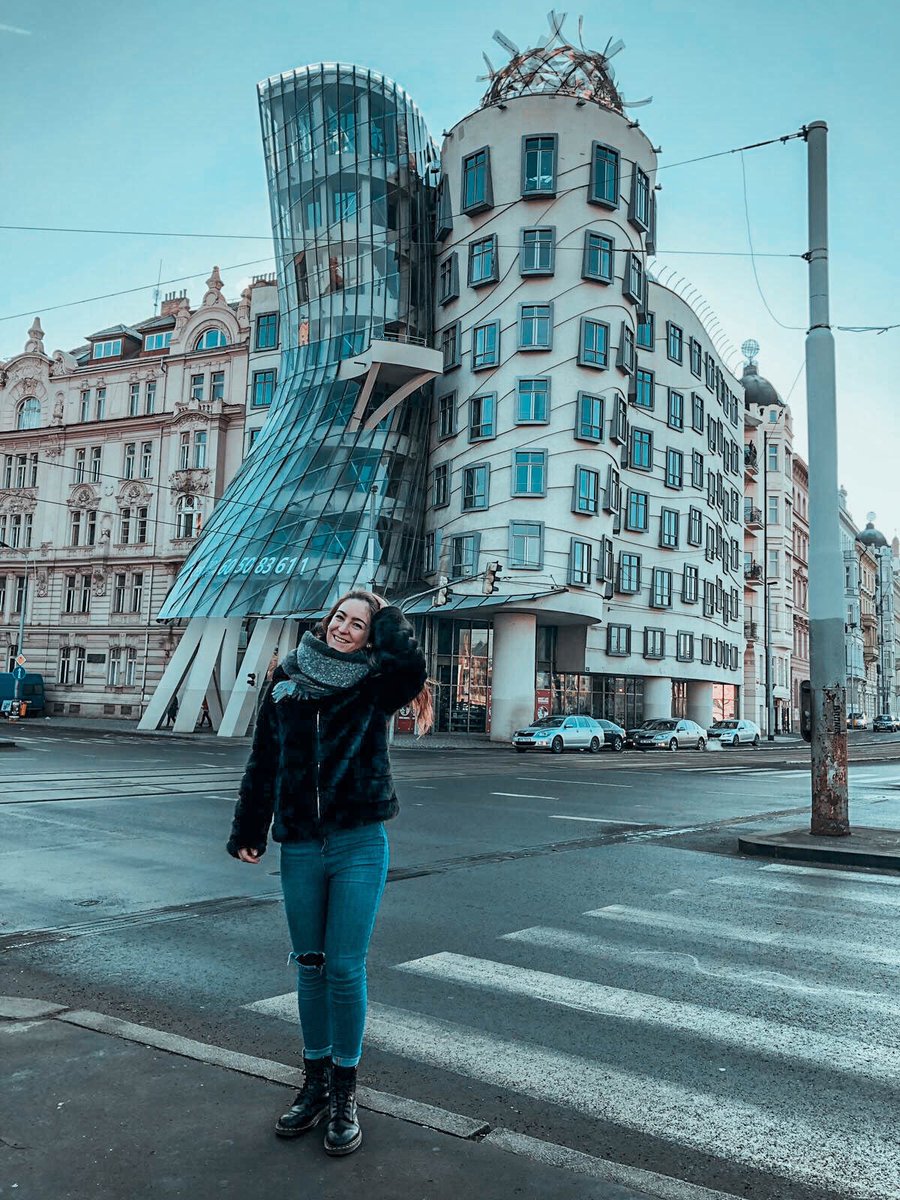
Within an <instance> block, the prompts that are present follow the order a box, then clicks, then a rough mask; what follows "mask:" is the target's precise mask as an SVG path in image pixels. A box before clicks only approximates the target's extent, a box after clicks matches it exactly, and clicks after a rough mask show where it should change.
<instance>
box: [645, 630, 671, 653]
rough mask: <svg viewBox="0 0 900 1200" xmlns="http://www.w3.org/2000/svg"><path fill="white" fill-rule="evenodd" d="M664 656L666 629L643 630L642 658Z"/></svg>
mask: <svg viewBox="0 0 900 1200" xmlns="http://www.w3.org/2000/svg"><path fill="white" fill-rule="evenodd" d="M665 657H666V631H665V630H664V629H645V630H644V658H665Z"/></svg>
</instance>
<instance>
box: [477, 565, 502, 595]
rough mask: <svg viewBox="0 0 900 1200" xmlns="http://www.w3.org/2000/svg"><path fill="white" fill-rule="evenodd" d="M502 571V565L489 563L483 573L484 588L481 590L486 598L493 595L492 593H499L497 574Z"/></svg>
mask: <svg viewBox="0 0 900 1200" xmlns="http://www.w3.org/2000/svg"><path fill="white" fill-rule="evenodd" d="M500 570H502V563H499V562H489V563H488V565H487V567H486V568H485V572H484V588H483V589H482V590H483V592H484V594H485V595H486V596H491V595H493V593H494V592H499V591H500V584H499V583H498V582H497V572H498V571H500Z"/></svg>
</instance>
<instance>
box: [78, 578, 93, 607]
mask: <svg viewBox="0 0 900 1200" xmlns="http://www.w3.org/2000/svg"><path fill="white" fill-rule="evenodd" d="M78 611H79V612H82V613H89V612H90V611H91V577H90V575H82V576H81V595H80V596H79V601H78Z"/></svg>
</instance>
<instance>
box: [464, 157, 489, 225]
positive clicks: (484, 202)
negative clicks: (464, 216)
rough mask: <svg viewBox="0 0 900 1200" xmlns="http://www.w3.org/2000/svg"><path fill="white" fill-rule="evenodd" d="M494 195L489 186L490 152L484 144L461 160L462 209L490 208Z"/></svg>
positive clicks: (466, 210) (477, 210)
mask: <svg viewBox="0 0 900 1200" xmlns="http://www.w3.org/2000/svg"><path fill="white" fill-rule="evenodd" d="M493 203H494V195H493V190H492V187H491V152H490V150H489V149H488V148H487V146H485V147H484V148H483V149H482V150H476V151H475V153H474V154H467V155H466V157H465V158H464V159H463V161H462V205H461V207H462V211H463V212H464V213H476V212H482V211H483V210H484V209H486V208H491V207H492V205H493Z"/></svg>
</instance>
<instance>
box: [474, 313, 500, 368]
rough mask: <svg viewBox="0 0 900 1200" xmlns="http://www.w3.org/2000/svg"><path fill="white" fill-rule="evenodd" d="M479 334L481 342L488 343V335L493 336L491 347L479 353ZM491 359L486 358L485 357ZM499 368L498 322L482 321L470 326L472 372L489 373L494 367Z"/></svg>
mask: <svg viewBox="0 0 900 1200" xmlns="http://www.w3.org/2000/svg"><path fill="white" fill-rule="evenodd" d="M479 334H483V335H484V338H483V340H484V341H485V342H489V341H490V340H491V338H490V335H491V334H492V335H493V347H492V348H490V349H489V350H486V349H484V348H482V349H481V351H480V352H479V350H478V348H477V347H478V340H479ZM487 354H490V355H491V357H490V358H487V357H486V355H487ZM499 366H500V322H499V321H482V322H480V323H479V324H477V325H473V326H472V366H471V370H472V372H473V373H474V372H476V371H490V370H493V369H494V368H495V367H499Z"/></svg>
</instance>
